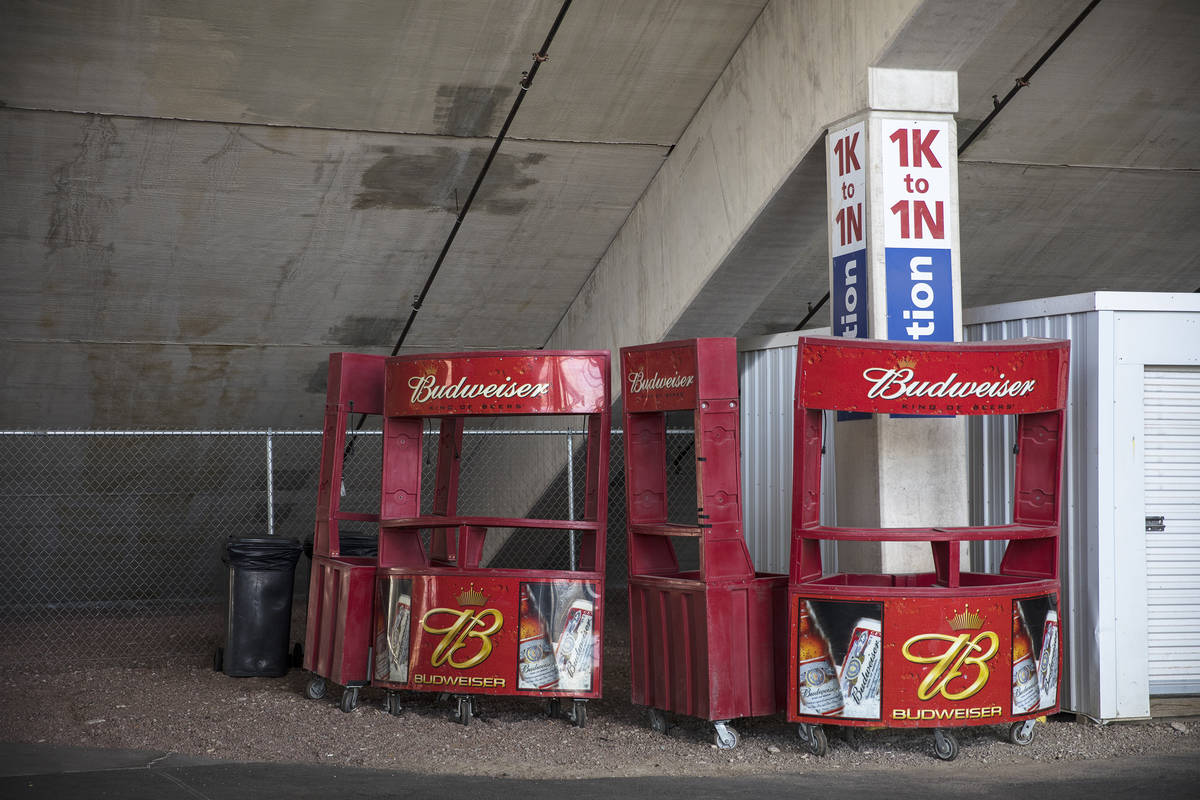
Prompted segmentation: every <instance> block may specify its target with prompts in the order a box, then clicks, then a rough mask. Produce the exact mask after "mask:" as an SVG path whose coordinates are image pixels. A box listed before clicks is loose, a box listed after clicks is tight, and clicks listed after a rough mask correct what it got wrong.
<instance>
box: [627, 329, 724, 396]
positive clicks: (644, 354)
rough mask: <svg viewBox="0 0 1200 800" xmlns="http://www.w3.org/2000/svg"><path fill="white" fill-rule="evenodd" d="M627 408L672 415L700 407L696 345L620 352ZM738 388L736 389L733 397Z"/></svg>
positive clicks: (683, 343)
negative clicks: (673, 411)
mask: <svg viewBox="0 0 1200 800" xmlns="http://www.w3.org/2000/svg"><path fill="white" fill-rule="evenodd" d="M621 382H622V384H623V389H622V391H623V397H624V402H625V407H626V408H627V409H628V410H629V411H632V412H644V411H670V410H674V409H685V408H688V409H690V408H695V407H696V406H697V405H698V402H697V400H698V397H699V388H700V387H699V384H698V383H697V369H696V346H695V343H694V342H693V341H688V342H671V343H669V344H664V345H649V346H645V347H627V348H625V349H623V350H622V351H621ZM736 393H737V387H734V394H735V395H736Z"/></svg>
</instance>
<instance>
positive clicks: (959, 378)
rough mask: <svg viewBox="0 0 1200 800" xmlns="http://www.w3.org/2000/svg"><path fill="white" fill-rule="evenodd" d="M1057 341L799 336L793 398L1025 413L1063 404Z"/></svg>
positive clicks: (846, 406) (907, 409)
mask: <svg viewBox="0 0 1200 800" xmlns="http://www.w3.org/2000/svg"><path fill="white" fill-rule="evenodd" d="M1068 348H1069V344H1068V343H1067V342H1061V341H1050V340H1031V339H1021V340H1016V341H1011V342H1001V343H997V342H986V343H971V344H968V343H953V344H926V345H915V344H897V343H895V342H884V341H873V340H848V339H834V338H829V337H803V338H801V339H800V341H799V355H798V358H799V361H798V367H799V373H798V374H797V386H796V404H797V406H799V407H802V408H824V409H838V410H843V411H869V412H874V413H895V414H943V415H944V414H1029V413H1037V412H1041V411H1048V410H1051V409H1058V408H1063V407H1064V406H1065V404H1066V397H1067V353H1068Z"/></svg>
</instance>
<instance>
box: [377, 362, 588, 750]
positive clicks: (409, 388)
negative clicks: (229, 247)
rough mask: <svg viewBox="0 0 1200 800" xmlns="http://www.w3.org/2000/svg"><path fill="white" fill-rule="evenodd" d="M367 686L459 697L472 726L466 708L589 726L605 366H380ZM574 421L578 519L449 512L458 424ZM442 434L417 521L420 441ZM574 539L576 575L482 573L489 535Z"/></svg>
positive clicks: (454, 504) (454, 508) (391, 698)
mask: <svg viewBox="0 0 1200 800" xmlns="http://www.w3.org/2000/svg"><path fill="white" fill-rule="evenodd" d="M384 397H385V399H384V440H383V483H382V490H381V499H380V521H379V526H380V531H379V571H378V575H377V578H376V612H375V628H374V639H373V641H374V650H373V652H374V664H373V671H372V685H375V686H381V687H384V688H385V689H387V698H388V700H387V705H388V708H389V710H392V711H393V712H395V711H396V710H397V709H398V708H399V698H398V696H397V692H398V691H399V690H413V691H427V692H428V691H432V692H439V693H447V694H451V695H454V696H455V698H456V700H457V719H458V721H459V722H461V723H462V724H464V725H466V724H469V723H470V720H471V717H472V715H473V713H474V712H473V706H474V700H473V697H474V696H475V695H481V694H482V695H509V696H528V697H539V698H543V699H544V700H545V701H546V705H547V707H548V709H550V710H552V711H554V710H557V708H558V707H559V704H560V703H561V698H569V699H571V700H572V705H571V708H570V709H569V716H570V718H571V719H572V720H573V721H574V722H575V724H576V725H577V726H580V727H582V726H583V725H584V724H585V721H586V706H585V705H584V704H585V702H586V701H587V700H588V699H592V698H598V697H600V692H601V687H600V676H601V661H602V653H601V637H600V632H601V630H602V629H603V615H604V602H603V601H604V556H605V524H606V517H607V493H608V440H609V415H610V412H609V404H610V391H609V355H608V353H607V352H603V351H495V352H486V353H448V354H423V355H413V356H399V357H394V358H389V359H388V360H387V365H386V385H385V390H384ZM529 415H538V416H545V415H583V416H585V417H586V420H587V485H586V495H585V500H584V508H583V513H582V518H581V519H575V520H563V519H530V518H507V517H487V516H464V515H462V514H460V513H459V512H458V485H459V467H460V462H461V455H462V439H463V424H464V421H465V420H466V419H467V418H470V417H497V416H500V417H512V416H529ZM429 418H438V419H439V420H440V429H439V430H440V433H439V436H438V444H437V466H436V486H435V491H434V492H433V499H432V507H431V508H428V509H423V508H422V507H421V505H422V503H421V497H422V494H421V465H422V451H423V449H424V446H423V445H424V441H423V440H424V436H423V430H424V426H425V421H426V420H427V419H429ZM505 529H514V530H532V531H543V532H545V533H547V534H549V533H550V532H551V531H559V532H570V531H573V532H576V534H575V535H577V536H579V538H580V542H581V544H580V548H579V551H580V554H579V562H578V564H577V565H576V566H577V569H573V570H572V569H565V570H527V569H499V568H488V567H483V566H481V560H482V556H483V552H484V543H485V539H486V537H487V535H488V533H489V531H497V530H505Z"/></svg>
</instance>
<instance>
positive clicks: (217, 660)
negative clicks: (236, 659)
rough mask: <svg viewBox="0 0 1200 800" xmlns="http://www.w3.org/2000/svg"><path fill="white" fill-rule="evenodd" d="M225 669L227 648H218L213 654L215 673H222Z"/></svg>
mask: <svg viewBox="0 0 1200 800" xmlns="http://www.w3.org/2000/svg"><path fill="white" fill-rule="evenodd" d="M223 669H225V648H224V647H218V648H217V651H216V652H215V653H213V672H220V671H222V670H223Z"/></svg>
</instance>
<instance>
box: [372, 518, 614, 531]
mask: <svg viewBox="0 0 1200 800" xmlns="http://www.w3.org/2000/svg"><path fill="white" fill-rule="evenodd" d="M461 526H466V527H474V528H545V529H547V530H564V531H597V530H600V527H601V523H599V522H597V521H596V520H579V519H573V520H566V519H532V518H527V517H442V516H428V517H408V518H399V519H381V520H379V527H381V528H397V529H410V528H416V529H427V528H456V527H461Z"/></svg>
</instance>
